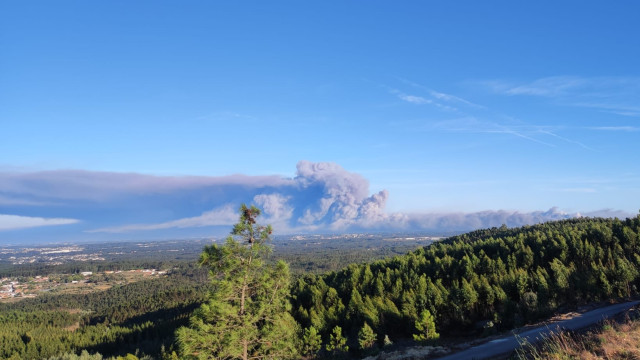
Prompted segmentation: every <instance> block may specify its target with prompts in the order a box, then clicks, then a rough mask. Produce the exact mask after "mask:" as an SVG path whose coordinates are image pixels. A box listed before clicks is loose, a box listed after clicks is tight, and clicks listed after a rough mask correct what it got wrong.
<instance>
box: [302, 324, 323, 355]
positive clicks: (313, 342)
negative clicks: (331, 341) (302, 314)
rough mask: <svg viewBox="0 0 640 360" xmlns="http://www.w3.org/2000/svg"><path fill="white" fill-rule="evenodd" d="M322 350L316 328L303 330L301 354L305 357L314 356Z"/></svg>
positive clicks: (320, 339)
mask: <svg viewBox="0 0 640 360" xmlns="http://www.w3.org/2000/svg"><path fill="white" fill-rule="evenodd" d="M321 348H322V338H321V337H320V334H318V330H316V328H314V327H313V326H312V327H309V328H306V329H304V334H303V335H302V352H303V353H304V354H305V355H307V356H312V357H313V356H315V355H316V354H317V353H318V351H320V349H321Z"/></svg>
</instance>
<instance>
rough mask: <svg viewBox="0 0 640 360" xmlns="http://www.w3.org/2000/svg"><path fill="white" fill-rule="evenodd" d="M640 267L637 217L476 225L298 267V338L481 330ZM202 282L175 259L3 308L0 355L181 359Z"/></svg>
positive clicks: (357, 344) (634, 288) (617, 292)
mask: <svg viewBox="0 0 640 360" xmlns="http://www.w3.org/2000/svg"><path fill="white" fill-rule="evenodd" d="M639 265H640V216H638V217H635V218H631V219H626V220H619V219H600V218H580V219H570V220H564V221H557V222H549V223H545V224H540V225H534V226H526V227H522V228H513V229H509V228H506V227H501V228H492V229H485V230H478V231H474V232H471V233H467V234H464V235H459V236H454V237H450V238H448V239H446V240H443V241H440V242H437V243H434V244H431V245H429V246H426V247H422V248H419V249H417V250H415V251H412V252H410V253H408V254H406V255H400V256H395V257H392V258H386V259H383V260H378V261H374V262H369V263H359V264H356V263H354V264H350V265H348V266H346V267H344V268H343V269H341V270H337V271H332V272H327V273H320V274H303V275H295V276H294V277H293V279H292V280H291V284H292V285H291V289H290V296H289V300H290V303H291V306H290V311H291V315H293V318H294V319H295V320H296V322H297V325H296V331H297V333H298V336H297V337H298V339H297V340H296V341H295V345H296V346H297V347H298V348H299V349H298V353H299V354H303V355H304V356H307V357H335V356H345V357H359V356H362V355H364V354H369V353H372V352H374V351H376V350H375V349H377V348H380V347H382V346H384V345H385V344H389V343H392V342H394V343H403V344H411V343H437V342H438V341H442V340H443V339H446V338H450V337H454V336H460V335H465V336H467V335H473V336H482V335H488V334H492V333H495V332H498V331H502V330H507V329H511V328H513V327H517V326H520V325H523V324H526V323H531V322H534V321H536V320H538V319H540V318H543V317H545V316H548V315H550V314H552V313H553V312H555V311H557V310H559V309H569V308H571V307H573V306H576V305H579V304H583V303H587V302H593V301H603V300H611V299H617V298H624V297H629V296H634V295H637V293H638V286H639V285H640V273H639V272H638V270H637V269H638V268H639ZM25 275H26V274H25ZM206 279H207V274H206V271H205V270H204V269H197V268H194V267H182V268H177V269H175V270H174V271H173V273H171V274H169V275H168V276H167V277H164V278H160V279H153V280H145V281H140V282H136V283H132V284H126V285H122V286H116V287H113V288H111V289H109V290H106V291H104V292H96V293H91V294H85V295H70V294H66V295H62V294H60V295H53V294H52V295H43V296H38V297H37V298H34V299H25V300H22V301H20V302H16V303H7V304H0V358H14V359H39V358H50V357H53V356H56V355H60V354H63V353H78V354H79V353H80V352H81V351H82V350H88V351H89V353H96V352H99V353H101V354H102V355H105V356H118V355H121V356H124V355H126V354H127V353H129V354H133V353H137V354H138V355H139V356H140V357H142V355H144V354H146V355H151V356H153V357H155V358H171V356H174V357H175V356H179V357H182V356H183V354H180V349H179V348H180V347H179V346H178V344H177V343H176V336H175V331H176V329H178V328H180V327H181V326H186V325H188V324H189V318H190V317H192V313H193V312H194V310H195V309H196V308H198V307H199V306H200V304H202V303H206V299H207V298H208V297H209V296H210V295H209V290H211V289H212V288H211V284H209V283H208V281H207V280H206ZM218 281H219V280H218ZM438 336H439V337H440V339H438ZM174 351H175V353H173V352H174ZM172 353H173V354H172ZM296 356H298V357H300V356H302V355H296Z"/></svg>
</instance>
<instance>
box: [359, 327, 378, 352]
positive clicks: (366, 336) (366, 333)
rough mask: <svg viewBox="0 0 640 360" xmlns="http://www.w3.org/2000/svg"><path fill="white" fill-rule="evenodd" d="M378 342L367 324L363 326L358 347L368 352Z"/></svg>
mask: <svg viewBox="0 0 640 360" xmlns="http://www.w3.org/2000/svg"><path fill="white" fill-rule="evenodd" d="M375 342H376V333H374V332H373V329H372V328H371V326H369V324H367V323H366V322H365V323H364V325H363V326H362V329H360V331H359V332H358V345H360V349H362V350H366V349H369V348H371V347H372V346H373V345H374V344H375Z"/></svg>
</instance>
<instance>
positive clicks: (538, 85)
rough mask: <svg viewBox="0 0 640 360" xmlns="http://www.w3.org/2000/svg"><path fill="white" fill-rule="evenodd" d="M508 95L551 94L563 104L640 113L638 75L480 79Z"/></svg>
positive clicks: (485, 84)
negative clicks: (530, 79) (528, 79)
mask: <svg viewBox="0 0 640 360" xmlns="http://www.w3.org/2000/svg"><path fill="white" fill-rule="evenodd" d="M483 84H484V86H485V87H488V88H489V89H490V90H491V91H493V92H494V93H498V94H503V95H508V96H535V97H545V98H550V99H552V100H553V101H556V102H558V103H560V104H562V105H564V106H574V107H586V108H594V109H599V110H601V111H604V112H609V113H614V114H618V115H622V116H631V117H639V116H640V107H638V105H637V104H638V99H640V78H638V77H613V76H611V77H579V76H554V77H546V78H541V79H536V80H533V81H531V82H525V83H517V82H513V81H506V80H492V81H486V82H484V83H483Z"/></svg>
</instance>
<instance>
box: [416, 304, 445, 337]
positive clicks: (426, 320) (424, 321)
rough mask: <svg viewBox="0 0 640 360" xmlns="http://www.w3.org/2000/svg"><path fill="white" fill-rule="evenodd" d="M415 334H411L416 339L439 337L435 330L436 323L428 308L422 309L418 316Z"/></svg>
mask: <svg viewBox="0 0 640 360" xmlns="http://www.w3.org/2000/svg"><path fill="white" fill-rule="evenodd" d="M415 326H416V330H417V331H418V333H417V334H413V339H414V340H416V341H428V340H435V339H437V338H439V337H440V334H438V333H437V332H436V323H435V322H434V319H433V316H432V315H431V312H430V311H429V310H422V312H421V313H420V318H419V319H418V320H417V321H416V323H415Z"/></svg>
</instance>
